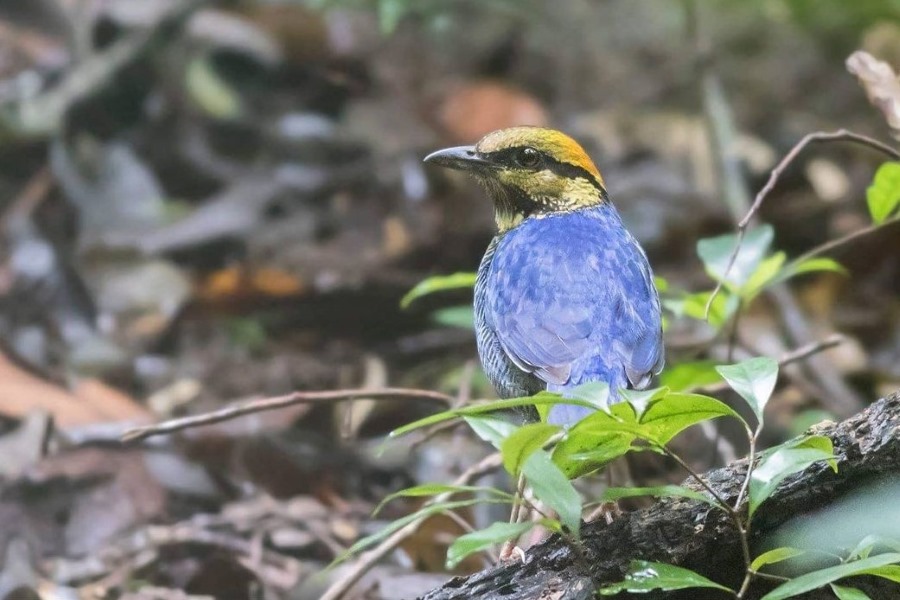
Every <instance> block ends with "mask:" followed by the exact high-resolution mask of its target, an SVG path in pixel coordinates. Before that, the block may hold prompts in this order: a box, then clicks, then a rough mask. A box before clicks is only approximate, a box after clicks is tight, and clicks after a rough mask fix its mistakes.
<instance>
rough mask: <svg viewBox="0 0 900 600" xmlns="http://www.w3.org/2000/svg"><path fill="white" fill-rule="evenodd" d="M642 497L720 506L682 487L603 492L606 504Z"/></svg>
mask: <svg viewBox="0 0 900 600" xmlns="http://www.w3.org/2000/svg"><path fill="white" fill-rule="evenodd" d="M640 496H653V497H655V498H688V499H690V500H699V501H701V502H705V503H707V504H710V505H712V506H719V503H718V501H716V499H715V498H713V497H711V496H709V495H707V494H703V493H701V492H698V491H696V490H692V489H690V488H686V487H684V486H681V485H660V486H656V487H635V488H607V489H606V491H605V492H603V501H604V502H615V501H617V500H621V499H622V498H634V497H640Z"/></svg>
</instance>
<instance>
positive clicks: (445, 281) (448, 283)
mask: <svg viewBox="0 0 900 600" xmlns="http://www.w3.org/2000/svg"><path fill="white" fill-rule="evenodd" d="M475 277H476V274H475V273H454V274H453V275H437V276H435V277H429V278H428V279H425V280H423V281H420V282H419V283H418V284H416V286H415V287H414V288H413V289H411V290H409V291H408V292H407V293H406V295H405V296H403V298H402V299H401V300H400V307H401V308H408V307H409V305H410V304H412V303H413V302H414V301H416V300H418V299H419V298H421V297H423V296H427V295H429V294H434V293H436V292H444V291H447V290H458V289H462V288H470V287H472V286H474V285H475Z"/></svg>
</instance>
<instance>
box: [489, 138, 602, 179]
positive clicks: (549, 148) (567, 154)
mask: <svg viewBox="0 0 900 600" xmlns="http://www.w3.org/2000/svg"><path fill="white" fill-rule="evenodd" d="M521 146H530V147H532V148H534V149H535V150H538V151H540V152H544V153H546V154H549V155H550V156H552V157H553V158H554V159H556V160H558V161H559V162H563V163H568V164H570V165H574V166H576V167H580V168H582V169H584V170H585V171H587V172H588V173H590V174H591V175H593V176H594V177H596V178H597V181H598V182H599V183H600V185H603V177H602V176H601V175H600V171H599V170H598V169H597V167H596V166H595V165H594V161H592V160H591V157H590V156H588V154H587V152H585V151H584V148H582V147H581V145H580V144H579V143H578V142H576V141H575V140H573V139H572V138H570V137H569V136H567V135H566V134H564V133H563V132H561V131H556V130H555V129H546V128H544V127H510V128H508V129H499V130H497V131H493V132H491V133H489V134H487V135H486V136H484V137H483V138H481V140H479V142H478V143H477V144H475V151H476V152H480V153H485V154H486V153H490V152H497V151H499V150H506V149H507V148H517V147H521Z"/></svg>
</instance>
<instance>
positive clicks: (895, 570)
mask: <svg viewBox="0 0 900 600" xmlns="http://www.w3.org/2000/svg"><path fill="white" fill-rule="evenodd" d="M859 574H860V575H874V576H875V577H881V578H882V579H889V580H890V581H893V582H894V583H900V565H885V566H883V567H873V568H871V569H866V570H865V571H860V573H859Z"/></svg>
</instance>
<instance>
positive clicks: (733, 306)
mask: <svg viewBox="0 0 900 600" xmlns="http://www.w3.org/2000/svg"><path fill="white" fill-rule="evenodd" d="M711 294H712V290H710V291H708V292H697V293H696V294H687V295H685V296H683V297H682V298H679V299H673V298H669V299H666V300H664V301H663V306H665V307H666V308H667V309H669V310H670V311H672V312H673V313H674V314H675V316H677V317H682V316H685V317H690V318H691V319H696V320H697V321H706V320H707V318H706V305H707V303H708V302H709V297H710V295H711ZM738 304H739V302H738V297H737V296H735V295H734V294H731V293H729V292H727V291H725V290H723V291H721V292H719V294H718V295H717V296H716V298H715V300H713V303H712V306H710V307H709V324H710V325H712V326H713V327H716V328H719V327H721V326H722V325H723V324H725V322H726V321H728V319H730V318H731V315H733V314H734V313H735V311H737V308H738Z"/></svg>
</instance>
